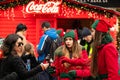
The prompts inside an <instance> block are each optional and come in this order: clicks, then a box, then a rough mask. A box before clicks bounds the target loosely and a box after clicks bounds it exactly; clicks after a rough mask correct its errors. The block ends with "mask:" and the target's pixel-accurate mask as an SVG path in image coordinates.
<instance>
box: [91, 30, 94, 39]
mask: <svg viewBox="0 0 120 80" xmlns="http://www.w3.org/2000/svg"><path fill="white" fill-rule="evenodd" d="M91 34H92V36H93V38H94V36H95V29H93V28H92V29H91Z"/></svg>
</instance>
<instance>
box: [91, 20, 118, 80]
mask: <svg viewBox="0 0 120 80" xmlns="http://www.w3.org/2000/svg"><path fill="white" fill-rule="evenodd" d="M110 27H111V26H110V25H109V24H108V23H107V22H105V21H104V20H96V21H95V22H94V23H93V24H92V28H93V29H94V31H95V34H94V37H93V38H94V41H93V53H92V62H91V74H92V76H93V77H94V78H95V79H96V80H120V78H119V76H118V51H117V49H116V47H115V45H114V44H113V43H112V37H111V36H110V34H109V28H110Z"/></svg>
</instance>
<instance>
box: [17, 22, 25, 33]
mask: <svg viewBox="0 0 120 80" xmlns="http://www.w3.org/2000/svg"><path fill="white" fill-rule="evenodd" d="M22 30H27V27H26V25H25V24H22V23H20V24H18V25H17V27H16V31H15V32H16V33H17V32H19V31H22Z"/></svg>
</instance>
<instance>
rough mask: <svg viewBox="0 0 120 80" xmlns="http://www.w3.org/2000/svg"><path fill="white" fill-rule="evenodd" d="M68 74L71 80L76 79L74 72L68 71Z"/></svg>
mask: <svg viewBox="0 0 120 80" xmlns="http://www.w3.org/2000/svg"><path fill="white" fill-rule="evenodd" d="M68 74H69V75H70V76H71V77H72V78H75V77H76V71H75V70H71V71H69V72H68Z"/></svg>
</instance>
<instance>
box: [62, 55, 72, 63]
mask: <svg viewBox="0 0 120 80" xmlns="http://www.w3.org/2000/svg"><path fill="white" fill-rule="evenodd" d="M60 62H61V63H65V62H67V63H70V62H71V60H70V59H68V58H66V57H64V56H62V57H61V58H60Z"/></svg>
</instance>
